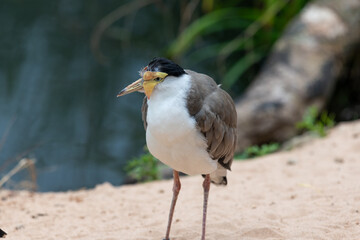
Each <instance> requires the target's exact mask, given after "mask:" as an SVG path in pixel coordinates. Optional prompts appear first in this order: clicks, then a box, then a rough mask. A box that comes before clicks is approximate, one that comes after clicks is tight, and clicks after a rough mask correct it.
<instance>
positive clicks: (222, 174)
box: [202, 164, 227, 185]
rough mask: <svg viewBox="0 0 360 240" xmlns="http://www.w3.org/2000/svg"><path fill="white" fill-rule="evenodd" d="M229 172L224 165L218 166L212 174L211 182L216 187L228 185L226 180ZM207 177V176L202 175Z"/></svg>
mask: <svg viewBox="0 0 360 240" xmlns="http://www.w3.org/2000/svg"><path fill="white" fill-rule="evenodd" d="M226 173H227V170H226V168H224V167H223V166H222V165H220V164H218V168H217V169H216V170H215V171H214V172H212V173H210V180H211V182H212V183H214V184H215V185H227V178H226ZM202 176H203V177H205V175H202Z"/></svg>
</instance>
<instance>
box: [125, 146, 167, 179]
mask: <svg viewBox="0 0 360 240" xmlns="http://www.w3.org/2000/svg"><path fill="white" fill-rule="evenodd" d="M144 150H145V153H144V154H142V155H141V156H140V157H137V158H133V159H132V160H130V161H129V162H128V163H127V165H126V166H125V172H126V173H127V175H129V176H130V177H131V178H134V179H135V180H136V181H138V182H149V181H154V180H158V179H160V169H159V161H158V160H157V159H156V158H155V157H154V156H153V155H151V154H150V152H149V151H148V149H147V148H145V149H144Z"/></svg>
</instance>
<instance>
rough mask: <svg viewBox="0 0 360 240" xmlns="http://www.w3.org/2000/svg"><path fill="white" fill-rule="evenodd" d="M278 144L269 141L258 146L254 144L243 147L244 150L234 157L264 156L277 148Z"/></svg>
mask: <svg viewBox="0 0 360 240" xmlns="http://www.w3.org/2000/svg"><path fill="white" fill-rule="evenodd" d="M279 148H280V144H279V143H269V144H262V145H260V146H257V145H254V146H250V147H248V148H247V149H245V151H244V152H242V153H240V154H239V155H237V156H235V158H236V159H248V158H255V157H260V156H264V155H267V154H270V153H273V152H276V151H277V150H279Z"/></svg>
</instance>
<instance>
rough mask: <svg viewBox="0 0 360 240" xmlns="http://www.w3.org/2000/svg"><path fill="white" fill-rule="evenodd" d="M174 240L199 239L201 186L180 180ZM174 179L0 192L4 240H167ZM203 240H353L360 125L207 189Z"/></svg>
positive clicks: (238, 166)
mask: <svg viewBox="0 0 360 240" xmlns="http://www.w3.org/2000/svg"><path fill="white" fill-rule="evenodd" d="M181 181H182V189H181V192H180V195H179V199H178V204H177V207H176V211H175V216H174V223H173V226H172V231H171V239H172V240H181V239H184V240H185V239H186V240H189V239H200V234H201V217H202V198H203V195H202V186H201V183H202V178H201V177H200V176H192V177H182V178H181ZM171 189H172V181H171V180H164V181H156V182H151V183H146V184H138V185H131V186H121V187H114V186H112V185H110V184H108V183H104V184H101V185H98V186H97V187H96V188H95V189H90V190H79V191H69V192H61V193H29V192H26V191H20V192H12V191H7V190H3V191H1V192H0V228H1V229H3V230H4V231H6V232H7V233H8V236H7V238H6V239H13V240H15V239H16V240H22V239H26V240H29V239H46V240H48V239H49V240H50V239H57V240H58V239H61V240H63V239H102V240H115V239H138V240H140V239H157V240H160V239H162V238H163V237H164V234H165V228H166V222H167V217H168V210H169V206H170V199H171V194H172V192H171ZM206 236H207V240H211V239H212V240H219V239H227V240H228V239H234V240H235V239H236V240H237V239H243V240H247V239H249V240H254V239H267V240H273V239H316V240H320V239H346V240H348V239H356V240H359V239H360V121H357V122H352V123H346V124H340V125H339V126H337V127H336V128H334V129H333V130H331V132H330V133H329V135H328V136H327V137H326V138H322V139H314V140H312V141H310V142H308V143H306V144H305V145H303V146H301V147H297V148H296V149H293V150H291V151H287V152H280V153H275V154H272V155H268V156H265V157H261V158H257V159H255V160H251V161H236V162H234V164H233V171H232V172H230V173H229V175H228V186H227V187H216V186H214V185H212V186H211V189H210V199H209V208H208V224H207V235H206Z"/></svg>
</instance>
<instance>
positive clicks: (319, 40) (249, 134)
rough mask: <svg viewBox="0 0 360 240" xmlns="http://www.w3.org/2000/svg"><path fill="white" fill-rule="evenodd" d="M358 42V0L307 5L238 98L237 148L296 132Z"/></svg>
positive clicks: (326, 0)
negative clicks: (303, 117) (308, 110)
mask: <svg viewBox="0 0 360 240" xmlns="http://www.w3.org/2000/svg"><path fill="white" fill-rule="evenodd" d="M359 45H360V1H359V0H342V1H338V0H315V1H314V2H312V3H310V4H308V6H306V7H305V8H304V9H303V11H302V12H301V13H300V14H299V16H298V17H297V18H295V19H294V20H293V21H292V22H291V23H290V24H289V26H288V28H287V30H286V31H285V33H284V34H283V36H282V37H281V38H280V39H279V40H278V41H277V43H276V44H275V46H274V48H273V51H272V53H271V54H270V56H269V58H268V60H267V61H266V63H265V65H264V67H263V69H262V71H261V72H260V74H259V75H258V77H257V78H256V79H255V80H254V81H253V82H252V84H251V85H250V86H249V87H248V89H247V90H246V92H245V94H244V95H243V96H242V97H241V98H240V99H237V100H236V110H237V113H238V136H239V137H238V145H237V151H241V150H243V149H244V148H246V147H248V146H250V145H254V144H261V143H265V142H271V141H274V142H282V141H284V140H287V139H289V138H290V137H292V136H294V135H295V134H296V133H297V129H296V127H295V125H296V122H298V121H300V120H301V118H302V116H303V114H304V112H305V110H306V109H307V108H308V107H309V106H313V105H315V106H317V107H318V108H319V109H321V108H323V107H324V105H325V104H326V102H327V101H328V100H329V98H330V97H331V94H332V92H333V90H334V86H335V83H336V81H337V79H338V77H339V75H340V74H341V70H342V66H343V65H344V63H345V62H346V60H347V58H348V56H349V55H351V53H353V51H355V50H356V49H357V50H359ZM359 54H360V53H359Z"/></svg>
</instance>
